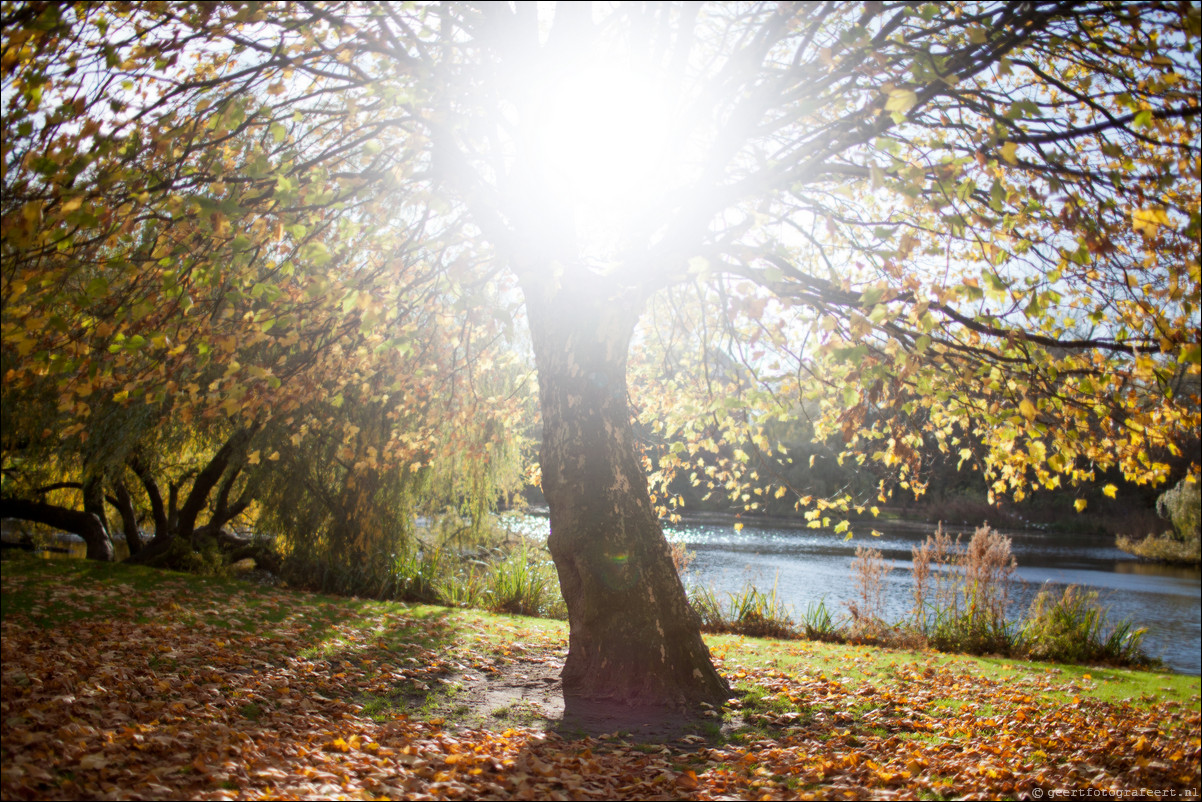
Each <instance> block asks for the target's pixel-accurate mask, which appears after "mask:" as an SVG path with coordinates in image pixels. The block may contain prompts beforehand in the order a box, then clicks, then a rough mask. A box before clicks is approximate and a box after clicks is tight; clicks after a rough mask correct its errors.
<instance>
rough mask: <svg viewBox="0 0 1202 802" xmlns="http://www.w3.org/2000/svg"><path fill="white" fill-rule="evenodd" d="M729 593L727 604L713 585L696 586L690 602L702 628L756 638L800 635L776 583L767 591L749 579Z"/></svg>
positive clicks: (794, 636)
mask: <svg viewBox="0 0 1202 802" xmlns="http://www.w3.org/2000/svg"><path fill="white" fill-rule="evenodd" d="M726 595H727V599H726V605H725V606H723V604H722V603H721V602H719V601H718V598H717V595H716V594H715V593H714V591H713V590H712V589H711V588H708V587H704V586H702V587H697V588H694V589H693V593H692V595H691V597H690V599H689V601H690V603H691V604H692V606H693V609H694V610H696V611H697V614H698V615H699V616H700V618H701V625H702V629H704V630H706V631H708V632H730V633H734V634H736V635H747V636H749V637H753V638H796V637H797V636H798V635H797V630H796V628H795V627H794V624H793V619H792V617H791V616H790V615H789V612H788V610H787V609H786V608H785V605H784V603H783V602H782V601H781V600H780V597H779V596H778V595H777V593H776V583H775V582H773V583H772V590H771V591H769V592H767V593H765V592H764V591H761V590H760V589H759V588H757V587H755V585H753V584H751V583H750V582H748V583H747V584H746V585H744V586H743V589H742V590H740V591H738V592H735V593H728V594H726Z"/></svg>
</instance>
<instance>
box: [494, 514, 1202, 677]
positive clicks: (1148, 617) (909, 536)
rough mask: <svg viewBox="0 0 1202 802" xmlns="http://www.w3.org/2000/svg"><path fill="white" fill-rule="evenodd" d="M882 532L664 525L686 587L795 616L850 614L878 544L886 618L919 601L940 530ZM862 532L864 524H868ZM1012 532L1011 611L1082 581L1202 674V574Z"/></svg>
mask: <svg viewBox="0 0 1202 802" xmlns="http://www.w3.org/2000/svg"><path fill="white" fill-rule="evenodd" d="M519 520H522V523H520V524H518V525H517V528H519V529H521V530H522V531H525V532H527V533H528V534H531V535H538V536H541V537H545V536H546V534H547V527H548V523H547V519H546V518H538V517H534V516H525V517H524V519H519ZM876 528H877V529H878V530H883V534H882V535H881V536H880V537H872V536H871V535H869V534H867V532H864V533H862V534H859V533H858V534H857V535H856V537H854V538H853V539H852V540H850V541H845V540H843V536H842V535H836V534H834V533H832V532H830V531H829V530H827V531H823V530H815V529H804V528H800V529H799V528H788V527H785V526H781V527H779V528H772V527H769V526H763V527H760V526H757V527H752V526H745V527H744V528H743V529H742V530H741V531H735V529H734V527H733V526H732V525H731V524H730V523H684V524H680V525H677V526H672V527H668V530H667V536H668V538H669V539H670V540H673V541H677V542H681V543H683V544H684V545H685V547H686V548H687V549H688V550H689V551H691V552H693V554H694V555H695V556H694V559H693V562H692V564H691V565H690V566H689V569H688V570H687V571H686V575H685V577H684V579H685V583H686V585H693V584H704V585H709V586H711V587H712V588H713V589H714V590H715V591H717V592H718V597H719V599H721V600H725V593H730V592H737V591H739V590H741V589H742V588H743V587H744V586H745V585H746V584H747V583H748V582H751V583H754V584H755V585H756V586H757V587H758V588H759V589H760V590H765V591H766V590H770V589H771V588H772V587H773V585H774V584H775V586H776V592H777V597H778V598H779V599H780V600H781V601H782V602H783V603H784V604H785V605H786V606H787V608H789V609H790V612H792V613H793V615H794V618H795V619H796V618H797V617H798V614H800V613H802V612H804V611H805V610H806V607H807V606H808V605H810V604H811V603H817V602H819V601H822V602H824V603H825V605H826V608H827V609H828V610H829V611H831V613H832V614H833V615H836V616H840V615H845V614H846V612H847V607H846V604H847V602H848V601H851V600H853V599H854V597H855V595H856V588H855V583H854V581H853V579H852V570H851V562H852V560H853V559H854V558H855V550H856V547H857V546H871V547H872V548H875V549H879V550H880V551H881V553H882V555H883V556H884V558H885V560H886V561H887V562H888V563H889V565H890V566H892V570H891V571H890V572H889V574H888V575H887V577H886V579H885V588H884V597H885V606H886V611H885V612H886V617H887V618H888V619H890V620H900V619H902V618H903V617H905V616H906V615H907V613H908V612H909V611H910V609H911V607H912V606H913V600H912V596H911V592H912V578H911V574H910V549H911V548H913V547H914V546H915V545H917V544H919V543H921V542H922V541H923V539H925V538H926V536H927V535H929V534H930V533H931V532H932V531H934V528H933V527H932V526H929V525H926V524H916V523H907V522H896V523H893V524H892V525H890V524H881V523H877V524H876ZM864 529H865V530H867V529H868V527H864ZM947 531H948V532H949V533H950V534H952V536H953V537H954V536H955V535H956V534H959V533H963V534H964V542H967V541H968V539H969V538H970V537H971V536H972V530H971V528H961V529H955V528H949V529H948V530H947ZM1003 533H1004V534H1006V535H1007V536H1009V537H1010V538H1011V541H1012V546H1011V548H1012V551H1013V553H1014V556H1015V558H1016V559H1017V560H1018V570H1017V571H1016V572H1015V574H1016V577H1017V578H1018V579H1019V580H1021V585H1020V587H1019V589H1018V593H1016V594H1015V596H1016V598H1015V601H1014V605H1013V613H1014V614H1020V613H1021V612H1022V611H1025V610H1026V608H1027V606H1028V605H1029V603H1030V600H1031V599H1032V598H1033V597H1034V596H1035V594H1036V593H1037V592H1038V591H1039V589H1040V588H1041V587H1043V586H1045V583H1046V584H1047V587H1049V589H1051V590H1053V591H1056V592H1058V591H1060V590H1061V589H1063V588H1064V587H1065V586H1067V585H1078V586H1080V587H1081V588H1083V589H1086V590H1096V591H1097V592H1098V597H1099V599H1098V600H1099V602H1100V604H1101V605H1102V606H1103V607H1105V608H1107V609H1108V611H1109V621H1110V622H1111V623H1114V622H1116V621H1120V620H1122V619H1128V620H1130V621H1131V622H1132V623H1133V624H1135V625H1136V626H1137V627H1144V628H1146V629H1147V634H1146V635H1145V636H1144V641H1143V646H1144V649H1145V650H1146V651H1147V652H1148V654H1150V655H1151V656H1153V657H1157V658H1159V659H1161V660H1163V661H1164V662H1165V664H1166V665H1167V666H1168V667H1169V668H1171V669H1172V670H1173V671H1177V672H1180V673H1183V674H1199V673H1200V672H1202V591H1200V588H1202V572H1200V571H1199V569H1197V568H1182V567H1176V566H1162V565H1156V564H1152V563H1143V562H1140V561H1139V560H1137V559H1135V558H1134V557H1132V556H1131V555H1129V554H1127V553H1126V552H1123V551H1120V550H1119V549H1117V548H1115V546H1114V538H1113V537H1111V536H1098V535H1064V534H1053V533H1046V532H1036V531H1011V530H1004V532H1003Z"/></svg>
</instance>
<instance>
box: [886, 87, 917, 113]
mask: <svg viewBox="0 0 1202 802" xmlns="http://www.w3.org/2000/svg"><path fill="white" fill-rule="evenodd" d="M917 103H918V94H917V93H916V92H915V91H914V90H913V89H894V90H893V91H892V92H890V93H889V99H888V100H886V101H885V111H894V112H897V113H899V114H905V113H906V112H907V111H909V110H910V109H912V108H914V106H915V105H917Z"/></svg>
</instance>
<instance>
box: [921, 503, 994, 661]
mask: <svg viewBox="0 0 1202 802" xmlns="http://www.w3.org/2000/svg"><path fill="white" fill-rule="evenodd" d="M1010 547H1011V543H1010V538H1008V537H1006V536H1004V535H1002V534H1000V533H999V532H997V531H995V530H992V529H990V528H989V526H988V525H983V526H979V527H977V529H976V530H975V531H974V532H973V536H972V539H971V540H970V541H969V543H968V546H967V548H961V546H960V540H959V538H957V539H956V540H955V541H954V542H953V541H952V539H951V537H950V536H949V535H948V534H946V533H945V532H944V531H943V526H942V525H940V526H939V527H938V528H937V529H936V530H935V534H933V535H930V536H928V537H927V539H926V540H925V541H923V543H922V544H921V545H919V546H916V547H915V548H914V549H913V550H912V562H913V576H914V609H913V616H914V624H915V627H916V629H917V630H918V631H919V632H921V633H922V634H923V635H924V636H925V637H926V638H927V640H928V641H929V642H930V644H931V646H933V647H934V648H936V649H940V650H942V651H954V652H967V653H969V654H985V653H1003V654H1004V653H1010V652H1012V651H1013V650H1014V647H1015V645H1016V644H1017V640H1016V637H1017V630H1016V628H1015V627H1014V626H1013V625H1011V624H1010V623H1009V622H1008V621H1007V619H1006V607H1007V605H1008V604H1009V601H1010V595H1011V586H1012V583H1013V581H1014V571H1015V570H1016V569H1017V568H1018V562H1017V560H1015V558H1014V555H1013V554H1012V553H1011V548H1010Z"/></svg>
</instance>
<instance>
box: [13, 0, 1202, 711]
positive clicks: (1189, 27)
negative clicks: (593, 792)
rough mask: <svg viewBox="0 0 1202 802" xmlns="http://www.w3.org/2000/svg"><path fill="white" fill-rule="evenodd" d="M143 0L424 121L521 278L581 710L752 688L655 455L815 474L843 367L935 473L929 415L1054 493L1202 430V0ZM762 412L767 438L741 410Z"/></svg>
mask: <svg viewBox="0 0 1202 802" xmlns="http://www.w3.org/2000/svg"><path fill="white" fill-rule="evenodd" d="M124 13H127V14H130V15H132V17H131V19H133V20H134V22H133V23H131V24H134V25H135V26H136V27H137V28H138V30H139V31H141V32H142V33H141V34H140V36H142V37H144V38H145V40H146V41H145V42H142V43H140V44H139V45H138V49H137V50H136V52H134V51H131V52H129V54H128V56H127V57H128V58H129V59H132V60H133V61H134V62H139V63H141V64H143V65H144V64H146V62H147V60H149V59H152V58H155V59H159V60H160V61H163V62H164V63H163V64H161V65H159V66H158V69H160V70H169V69H170V66H169V65H168V64H166V62H165V61H164V59H165V56H164V53H165V52H167V51H171V50H172V49H173V48H174V49H176V50H179V51H180V52H188V53H189V54H190V55H191V56H197V55H200V56H203V54H204V53H205V52H208V53H210V54H212V57H213V59H214V60H215V62H216V63H217V64H218V65H219V66H217V67H215V68H214V69H213V70H212V72H211V74H210V75H208V76H205V80H203V81H193V82H191V83H188V82H186V81H185V82H177V83H173V84H172V88H171V90H170V91H169V92H167V93H166V97H167V98H168V99H170V98H171V97H172V96H179V97H184V96H188V97H193V96H197V95H203V96H205V97H209V98H214V97H216V98H230V97H233V96H234V93H236V92H242V93H248V92H249V93H255V92H260V93H265V94H264V95H263V104H264V105H263V110H262V111H260V112H259V113H260V114H262V115H263V117H264V119H269V118H271V116H272V115H273V114H274V113H275V112H274V111H273V109H274V108H276V107H277V106H278V107H279V108H281V109H287V113H288V114H290V115H292V116H290V117H289V120H294V121H295V125H296V126H297V128H296V134H295V135H296V136H297V139H298V141H300V142H304V143H306V144H305V149H306V150H307V151H309V152H312V153H314V154H318V153H322V152H331V153H340V154H341V153H346V152H350V151H364V152H370V153H373V154H385V155H388V154H392V155H393V156H394V162H393V163H392V164H390V165H377V167H376V168H373V169H371V170H368V169H367V168H366V167H364V168H363V170H362V171H361V173H360V174H359V176H358V177H359V178H363V177H367V176H368V174H369V173H370V174H371V175H377V174H378V172H379V169H380V168H381V167H385V166H387V167H388V171H389V173H390V175H392V176H393V177H394V179H395V180H396V181H397V182H398V183H400V184H402V185H404V186H406V187H407V188H409V190H411V191H412V190H413V189H414V188H421V189H422V191H423V192H424V197H425V198H426V201H427V202H429V203H432V204H434V205H435V206H436V207H437V208H438V209H439V210H440V211H439V214H440V215H441V216H442V218H443V219H449V220H454V221H456V223H457V224H458V235H459V237H460V247H461V248H462V252H463V254H464V256H465V262H464V265H461V266H460V269H461V273H460V275H459V276H458V280H459V282H460V286H462V287H464V288H478V287H481V286H484V285H486V284H489V283H491V284H493V285H497V284H502V285H503V283H504V282H505V280H506V277H509V279H510V280H512V281H514V282H516V287H517V288H518V289H519V290H520V293H521V297H522V299H523V300H524V303H523V308H524V318H525V321H526V323H527V325H528V327H529V332H530V337H531V342H532V344H533V352H534V358H535V363H536V366H537V371H538V383H539V404H540V408H541V414H542V432H543V442H542V451H541V459H540V463H541V480H542V487H543V491H544V493H545V494H546V497H547V500H548V502H549V504H550V508H551V537H550V541H549V544H550V548H551V551H552V554H553V556H554V559H555V563H556V566H557V569H558V572H559V577H560V583H561V586H562V588H563V592H564V597H565V599H566V601H567V604H568V612H569V618H570V624H571V635H570V648H569V655H568V659H567V663H566V665H565V668H564V673H563V679H564V693H565V698H566V701H567V703H568V709H569V711H572V710H574V709H576V708H578V707H582V706H585V705H587V704H590V703H605V704H607V705H610V706H619V707H621V706H625V707H628V708H631V709H635V710H643V709H648V708H662V707H665V706H666V707H674V706H681V705H683V706H690V705H695V704H698V703H702V702H708V703H714V702H720V701H721V700H722V699H724V698H725V696H726V695H727V693H728V688H727V686H726V683H725V682H724V680H723V679H722V678H721V677H720V676H719V675H718V674H717V673H716V672H715V670H714V669H713V667H712V664H711V662H710V660H709V656H708V654H707V652H706V649H705V646H704V644H703V643H702V641H701V638H700V636H699V633H698V623H697V619H696V617H695V616H694V614H693V613H692V612H691V611H690V609H689V606H688V603H687V601H686V598H685V593H684V590H683V587H682V585H681V583H680V580H679V578H678V577H677V575H676V572H675V571H674V569H673V566H672V562H671V559H670V555H669V551H668V548H667V545H666V543H665V541H664V538H663V535H662V532H661V528H660V525H659V523H658V519H657V514H656V513H657V510H656V505H655V503H654V502H653V500H652V498H651V495H650V493H649V491H648V484H647V468H648V467H651V468H658V469H659V470H661V471H663V472H671V471H673V470H677V469H679V468H680V467H681V466H683V465H687V464H689V463H691V462H695V461H697V460H700V459H704V458H705V457H706V455H710V456H717V458H718V459H720V460H725V462H723V463H722V464H717V465H711V466H709V468H710V469H711V470H710V472H709V473H703V474H702V475H704V476H708V477H709V478H708V480H709V481H717V482H719V483H720V484H723V485H725V486H727V487H733V488H735V489H736V490H741V489H742V488H745V487H746V488H750V489H752V490H758V491H760V492H771V493H773V494H777V493H786V494H787V493H789V492H793V491H792V490H791V489H790V488H788V487H774V486H773V485H772V480H771V475H772V474H771V470H770V468H771V462H772V460H774V459H776V458H778V457H781V456H782V455H780V454H779V453H778V450H776V449H774V448H773V444H772V443H771V442H767V440H766V437H765V434H764V432H766V431H769V429H766V428H763V427H762V425H761V424H763V423H765V422H767V421H769V420H770V419H772V418H780V417H787V416H788V415H789V414H790V413H791V412H793V411H795V410H797V409H799V408H801V407H802V402H803V401H808V402H809V404H810V406H811V407H813V406H814V405H815V404H821V405H822V409H823V410H824V412H823V417H822V419H821V420H820V421H819V424H820V425H819V427H818V432H819V433H826V432H841V433H842V435H843V437H844V439H845V441H846V443H847V444H848V447H849V449H851V450H852V451H853V452H855V453H857V454H859V455H860V456H862V457H863V458H865V459H875V460H877V461H878V462H879V463H880V464H882V465H884V466H886V467H888V468H890V469H892V470H893V471H894V472H895V474H896V475H897V476H898V478H899V481H901V482H903V483H908V484H911V485H912V486H913V485H914V483H915V482H919V481H920V479H919V473H918V472H919V468H920V461H921V455H922V452H921V449H920V446H921V445H922V444H923V441H924V438H925V439H926V440H928V441H929V440H933V441H934V442H936V443H937V444H938V445H939V447H941V448H945V449H948V450H961V451H962V453H963V452H967V453H963V458H964V459H965V460H966V461H969V462H970V463H972V464H976V465H977V466H979V467H980V468H981V469H982V470H984V471H986V472H987V473H989V474H990V475H991V476H992V478H993V479H994V481H995V487H996V489H997V490H998V491H1009V492H1014V493H1017V494H1021V493H1022V492H1025V489H1026V488H1027V486H1028V485H1030V484H1032V483H1039V484H1043V485H1047V486H1054V485H1056V484H1058V483H1060V482H1065V481H1068V482H1073V481H1076V482H1081V481H1088V480H1089V479H1090V478H1091V477H1092V476H1093V472H1094V471H1095V470H1096V469H1097V468H1099V467H1110V466H1117V467H1118V468H1120V469H1121V470H1122V471H1123V472H1124V474H1125V475H1126V476H1128V477H1129V478H1131V479H1133V480H1136V481H1158V480H1161V479H1163V478H1164V476H1165V475H1166V472H1167V470H1168V469H1167V463H1166V460H1165V457H1166V455H1168V454H1170V453H1171V452H1172V451H1173V449H1174V448H1176V445H1175V444H1176V443H1177V442H1178V440H1179V439H1180V436H1181V435H1182V434H1183V433H1192V432H1196V431H1197V428H1198V413H1197V399H1196V398H1191V397H1188V393H1183V392H1182V388H1187V387H1189V386H1191V385H1190V383H1189V382H1188V381H1183V378H1188V376H1189V375H1194V374H1197V372H1198V369H1199V367H1198V365H1199V340H1198V307H1197V298H1198V292H1199V259H1198V234H1199V227H1200V222H1199V210H1198V196H1197V192H1196V187H1197V181H1198V170H1199V154H1198V128H1197V115H1198V101H1197V97H1198V89H1199V67H1198V58H1197V51H1196V48H1197V40H1198V36H1199V14H1198V10H1197V8H1196V7H1195V6H1193V5H1191V4H1188V3H1158V2H1144V3H1118V2H1084V3H1081V2H1029V3H1020V4H1013V3H989V2H982V3H955V4H927V5H922V4H910V3H906V4H895V3H862V4H861V3H775V2H774V3H720V4H695V3H687V4H654V5H650V4H621V3H615V4H600V3H598V4H591V3H561V4H555V5H551V4H542V3H540V4H535V3H520V2H519V3H515V4H508V3H482V4H457V3H443V4H405V5H402V4H391V3H304V4H288V3H285V4H263V5H255V6H244V5H241V4H230V5H226V4H213V5H203V6H199V7H194V6H169V7H158V6H154V7H146V8H140V9H138V10H137V11H126V12H124ZM152 44H153V47H151V45H152ZM19 57H20V56H19V55H14V56H13V58H19ZM5 59H6V63H7V60H8V59H9V56H8V54H7V52H6V55H5ZM116 61H117V62H118V64H117V65H115V67H116V68H124V67H123V66H122V65H121V63H120V62H121V59H116ZM161 102H163V101H161V100H160V99H159V98H155V99H154V102H153V103H148V104H147V106H148V108H149V109H151V110H152V111H151V113H154V112H153V109H154V108H155V104H158V103H161ZM331 119H337V120H338V121H339V123H340V125H339V126H337V127H334V126H329V125H327V124H326V122H327V121H328V120H331ZM306 125H308V128H306ZM335 129H336V130H335ZM331 137H332V138H333V141H334V142H338V143H341V147H338V146H333V145H331V144H330V142H331V139H330V138H331ZM323 147H326V148H330V150H329V151H323V150H322V148H323ZM315 158H316V156H315ZM329 180H331V181H332V180H334V177H333V176H332V175H331V176H330V177H329ZM406 209H408V210H409V211H406ZM412 213H413V212H412V206H406V204H405V203H400V204H398V208H397V214H399V215H405V214H412ZM361 236H362V237H369V236H370V232H368V231H363V232H361ZM471 255H475V256H477V257H479V256H481V255H486V256H487V257H488V258H487V259H479V258H477V259H476V260H475V261H473V260H472V258H471ZM477 297H478V294H475V293H472V292H468V293H467V294H466V298H465V303H468V304H474V303H477ZM502 297H503V296H502ZM659 343H666V344H667V345H666V347H665V348H663V349H662V350H661V351H660V352H659V353H660V355H661V356H662V357H663V358H662V359H660V360H659V361H658V362H652V361H651V360H648V359H646V358H645V357H646V356H647V355H648V354H649V353H651V349H652V346H654V345H656V344H659ZM690 349H692V351H691V353H692V354H693V356H690V357H689V358H688V359H686V358H684V357H683V356H682V354H687V353H690ZM720 352H724V353H725V356H724V357H723V359H724V361H723V362H722V363H721V364H717V363H716V362H715V359H714V355H715V354H717V353H720ZM632 354H633V355H634V356H636V357H638V359H637V362H636V365H637V368H638V372H637V377H638V379H639V381H638V382H637V386H635V387H634V389H635V390H637V391H638V396H637V397H636V398H635V399H634V401H635V402H636V404H637V405H638V408H639V409H641V410H642V412H643V414H644V415H645V416H646V418H647V421H646V422H648V423H650V424H651V425H652V426H653V427H654V428H656V429H657V431H658V432H659V433H660V434H661V435H663V436H664V437H667V438H675V442H674V443H673V444H672V447H671V449H670V450H668V451H667V452H666V453H665V454H664V455H662V459H661V461H660V462H659V463H658V464H653V465H650V466H648V465H647V464H645V463H644V461H643V457H644V456H645V455H644V454H643V453H642V452H640V449H639V446H638V444H637V443H636V438H635V435H634V430H633V427H632V416H633V414H634V410H633V409H632V404H631V397H630V390H631V389H632V388H631V384H630V382H629V380H628V375H627V374H628V360H629V359H630V357H631V355H632ZM694 357H695V358H694ZM691 363H695V364H697V365H698V369H697V371H696V372H695V373H691V374H688V375H683V376H677V375H673V370H672V368H673V366H677V365H688V364H691ZM732 432H741V433H743V434H747V435H748V436H749V439H750V441H751V442H752V443H753V444H754V449H753V450H754V451H755V452H756V453H754V454H752V453H749V452H747V451H746V450H744V449H742V448H739V449H736V450H733V451H732V450H729V449H726V450H722V449H719V448H716V447H712V446H716V445H718V443H717V440H718V438H720V437H722V436H723V435H724V434H726V435H729V434H730V433H732ZM969 434H972V435H973V437H972V438H971V441H972V442H974V443H981V444H982V447H983V448H985V451H983V452H981V453H975V452H973V451H972V449H971V448H970V447H969V446H968V445H967V442H968V440H967V439H966V437H967V435H969ZM760 464H763V465H765V466H766V467H765V468H764V469H763V470H761V469H760V468H759V467H758V466H759V465H760ZM1194 470H1195V471H1196V458H1195V468H1194ZM757 485H758V486H757ZM805 501H807V499H805V498H804V497H802V498H798V502H799V503H801V502H805ZM811 501H813V503H814V504H815V506H814V507H813V509H811V510H810V511H809V512H808V513H807V514H809V515H812V516H813V517H814V519H815V521H816V523H817V524H818V525H820V526H821V525H823V524H824V523H825V521H824V518H826V517H827V513H828V512H829V510H828V509H826V508H824V507H823V506H822V505H821V504H820V503H819V501H818V500H811ZM856 501H857V500H856V499H850V500H849V499H843V500H838V501H835V502H832V501H831V500H824V501H823V502H822V503H825V504H826V505H827V506H828V507H829V505H830V504H832V503H836V504H841V505H842V506H843V507H844V508H847V507H848V506H849V505H850V504H853V503H856Z"/></svg>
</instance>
